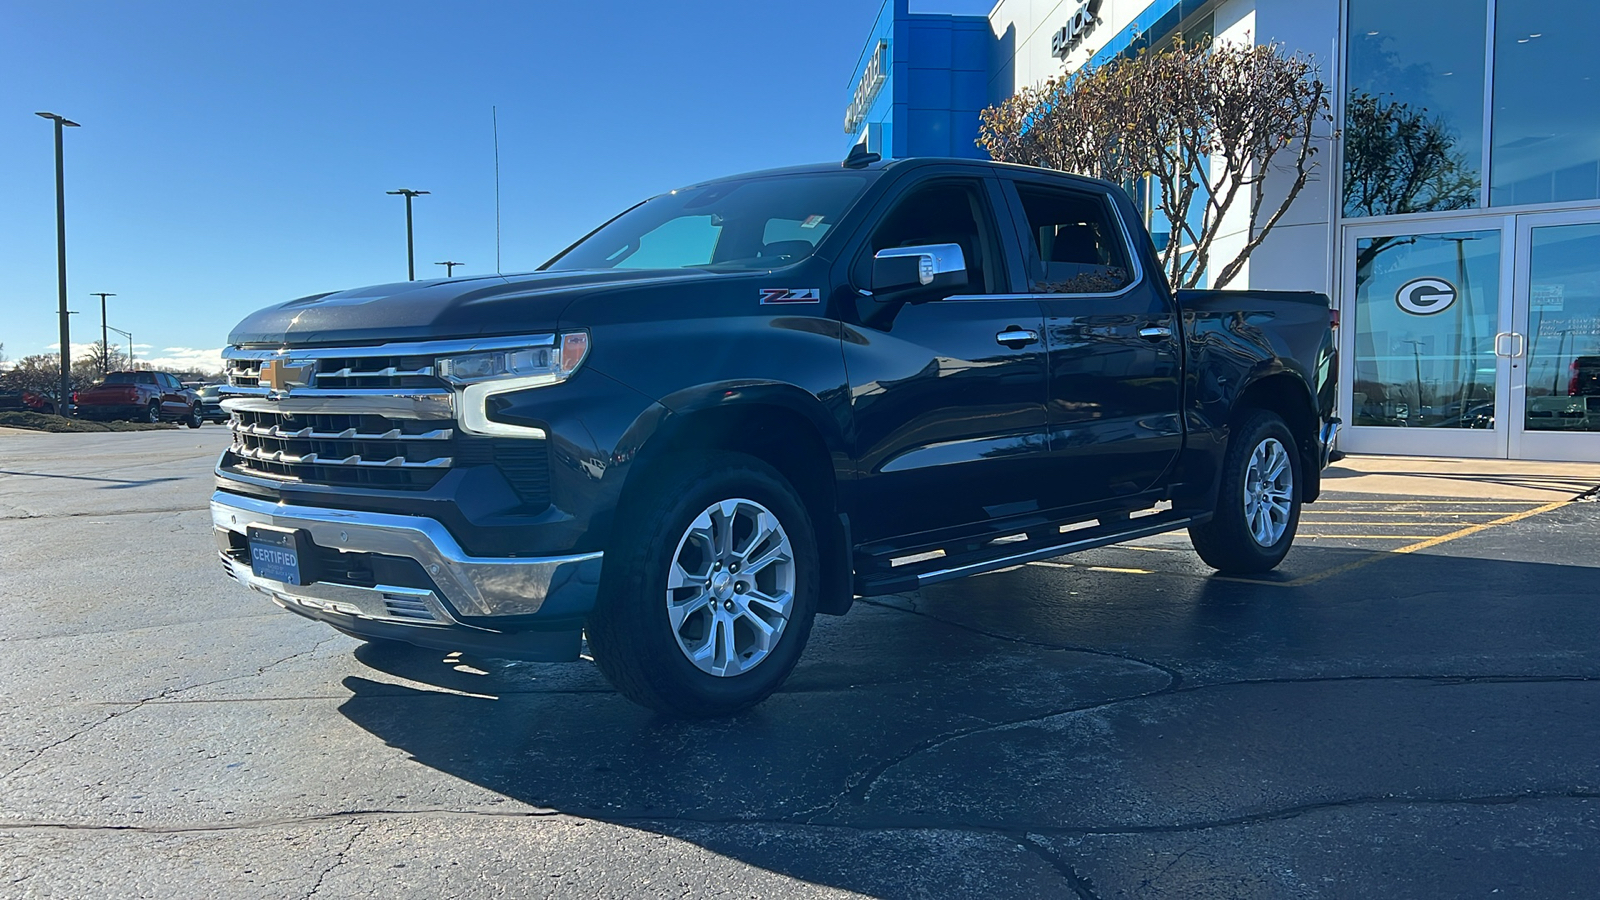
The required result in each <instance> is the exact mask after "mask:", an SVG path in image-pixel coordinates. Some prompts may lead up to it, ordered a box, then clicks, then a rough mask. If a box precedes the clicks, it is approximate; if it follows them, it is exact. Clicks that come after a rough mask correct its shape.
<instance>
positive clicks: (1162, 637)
mask: <svg viewBox="0 0 1600 900" xmlns="http://www.w3.org/2000/svg"><path fill="white" fill-rule="evenodd" d="M1296 553H1297V554H1303V555H1306V556H1310V555H1315V556H1316V560H1315V562H1316V565H1317V566H1319V567H1320V566H1326V567H1329V568H1331V567H1335V566H1339V565H1343V564H1344V563H1347V562H1350V561H1352V560H1355V559H1359V558H1365V557H1367V556H1369V555H1370V554H1369V553H1368V552H1367V551H1361V550H1339V549H1317V548H1309V549H1302V550H1297V551H1296ZM1150 555H1154V554H1150ZM1182 568H1183V567H1182V566H1178V567H1176V568H1175V569H1174V571H1171V572H1161V571H1148V574H1146V575H1143V576H1135V575H1129V574H1123V573H1124V572H1127V571H1132V570H1131V569H1125V570H1122V571H1121V572H1116V571H1090V570H1087V569H1072V570H1063V569H1059V568H1043V567H1023V568H1021V569H1017V570H1014V571H1009V572H1002V573H995V574H993V575H989V576H983V577H979V578H974V579H969V580H968V581H966V582H958V583H954V584H951V585H946V586H939V587H937V588H932V589H928V590H926V591H924V592H922V593H920V594H919V595H914V596H908V597H901V598H893V599H888V600H882V601H872V602H863V603H860V604H858V605H857V608H856V609H855V610H853V611H852V612H851V614H850V615H849V616H847V617H845V618H843V619H823V620H820V621H819V624H818V627H817V629H816V632H815V634H814V637H813V641H812V644H811V646H810V647H809V648H808V650H807V653H806V656H805V658H804V659H803V661H802V663H801V665H800V666H799V667H798V668H797V669H796V671H795V673H794V675H793V676H792V678H791V679H790V681H789V682H788V684H787V685H786V687H785V689H784V690H782V691H780V692H779V693H778V694H777V695H775V696H774V697H772V698H771V699H770V700H769V701H768V702H766V703H765V704H763V705H762V706H760V707H758V708H756V709H754V710H752V711H750V712H748V713H745V714H743V715H741V716H738V717H735V718H732V719H727V720H721V721H710V722H683V721H675V720H670V719H665V718H662V717H658V716H655V715H652V714H650V713H648V712H646V711H645V710H642V709H639V708H638V707H635V706H633V705H632V704H630V703H629V702H627V701H626V700H624V699H622V698H621V697H620V696H618V695H616V694H615V693H613V692H612V691H611V690H610V689H609V687H608V686H607V685H606V684H605V682H604V681H603V680H602V679H600V677H599V676H598V674H597V673H596V672H595V671H594V669H593V667H592V666H591V665H587V664H580V665H567V666H549V665H537V664H525V663H510V662H505V661H498V660H476V659H471V658H468V657H462V656H459V655H456V654H450V655H445V654H440V653H438V652H434V651H425V650H415V649H411V648H404V647H394V646H378V645H366V646H363V647H361V648H359V649H358V650H357V651H356V656H357V659H358V660H359V661H360V662H361V663H363V664H364V665H366V666H367V667H368V668H370V669H371V670H372V672H373V675H372V677H360V676H352V677H349V678H347V679H346V680H345V682H344V686H345V687H346V688H347V689H348V690H349V691H350V694H351V696H350V698H349V699H348V700H347V701H346V702H345V703H344V704H343V705H342V706H341V707H340V712H341V713H342V714H343V715H344V716H346V717H347V718H348V719H349V720H350V721H351V722H353V723H355V724H356V725H358V726H359V727H361V728H363V729H365V730H366V731H368V732H370V733H371V734H373V735H375V736H377V737H378V738H380V739H381V740H383V741H385V742H386V743H387V744H388V745H390V746H393V747H396V748H399V749H401V750H403V751H404V752H405V753H407V754H408V755H409V756H410V757H411V758H412V759H414V760H415V761H416V762H418V763H421V764H422V765H425V766H428V767H431V768H433V769H436V770H438V771H440V772H443V773H446V774H449V775H451V776H454V777H456V778H459V779H463V780H465V781H468V782H471V783H472V784H475V785H478V786H481V787H483V788H486V789H488V790H490V791H493V792H495V793H497V794H500V795H502V796H504V797H507V798H511V799H513V800H517V801H521V802H522V803H525V804H529V805H531V806H535V807H539V808H542V809H549V810H554V811H557V812H559V813H563V814H567V815H571V816H576V817H582V818H586V819H592V820H597V821H601V822H606V823H612V824H616V825H621V826H625V827H628V828H633V829H637V830H640V831H644V832H649V833H653V834H659V835H665V836H668V837H673V838H676V839H679V840H683V841H688V842H691V843H693V844H696V845H699V846H702V847H705V848H706V849H709V850H711V851H713V852H715V853H718V854H721V855H724V856H727V857H730V858H734V859H737V860H739V861H742V862H744V863H747V864H750V865H753V866H758V867H760V868H763V869H767V870H770V871H773V872H777V873H781V874H783V875H786V876H789V877H793V878H799V879H803V880H805V881H808V882H811V883H815V884H826V885H829V886H833V887H837V888H842V889H847V890H853V891H859V892H862V893H866V894H871V895H877V896H897V895H915V894H918V893H928V894H932V895H938V894H939V893H941V892H942V889H941V885H940V884H939V883H938V882H937V881H936V880H934V879H936V878H938V877H942V876H941V873H943V875H945V876H947V875H948V874H949V872H950V870H949V869H940V868H939V867H938V866H937V865H933V864H931V863H930V867H929V868H927V869H926V871H924V872H922V873H921V874H917V873H912V874H907V871H906V869H905V868H904V867H903V866H896V867H885V866H883V865H881V864H874V863H873V862H872V860H873V859H880V858H881V854H884V853H919V854H933V855H934V856H939V855H940V854H943V855H945V856H950V855H952V854H954V855H956V856H957V857H960V856H961V855H962V854H967V855H968V857H970V859H976V858H978V857H981V856H982V855H983V854H984V853H985V852H996V849H997V847H1000V846H1004V847H1006V848H1007V849H1008V850H1009V851H1010V852H1015V851H1016V850H1017V849H1018V848H1019V847H1023V848H1024V849H1029V850H1033V851H1037V849H1038V848H1037V847H1029V845H1028V844H1027V843H1026V841H1027V837H1026V835H1027V832H1028V829H1030V828H1041V827H1067V828H1070V827H1074V823H1079V824H1081V822H1082V816H1083V815H1084V813H1083V812H1082V811H1081V810H1079V809H1077V808H1074V805H1073V803H1072V802H1071V801H1070V800H1069V799H1068V798H1062V800H1061V806H1060V808H1059V809H1056V810H1055V811H1054V812H1053V813H1051V815H1050V818H1051V821H1050V822H1043V823H1041V822H1016V823H1015V828H1016V832H1015V833H1014V834H1013V833H1010V832H1009V831H1008V829H998V830H997V829H995V828H993V826H992V824H990V825H978V824H975V823H973V822H970V821H967V816H968V814H967V813H963V812H962V810H968V811H970V810H972V809H974V808H978V807H980V806H983V805H984V804H986V803H987V802H989V801H1002V802H1003V800H1004V798H1014V797H1017V796H1019V795H1023V794H1026V793H1027V792H1029V791H1030V790H1033V788H1030V785H1029V783H1027V782H1026V779H1024V778H1023V777H1022V775H1021V774H1020V773H1019V774H1017V775H1016V776H1015V778H1013V777H1011V776H1010V775H1008V772H1011V771H1013V769H1014V768H1015V767H1016V764H1017V763H1018V761H1019V760H1028V761H1029V762H1028V764H1029V765H1033V766H1035V767H1037V766H1039V765H1049V766H1052V767H1055V768H1058V769H1059V767H1061V766H1069V765H1070V764H1071V761H1072V759H1073V758H1074V756H1073V754H1074V747H1073V741H1074V738H1073V737H1072V736H1071V735H1072V732H1071V731H1070V730H1068V731H1064V732H1063V733H1062V737H1061V739H1060V740H1059V741H1056V740H1054V739H1052V740H1051V741H1050V742H1048V743H1042V742H1041V741H1040V738H1039V733H1038V730H1037V729H1027V728H1017V726H1018V725H1020V724H1022V723H1039V722H1045V721H1059V720H1060V719H1061V718H1062V717H1070V716H1074V715H1078V714H1079V713H1078V712H1076V711H1082V710H1089V709H1094V710H1104V709H1107V708H1109V707H1112V706H1114V705H1116V704H1118V703H1120V702H1125V701H1129V700H1134V699H1141V698H1151V697H1159V696H1160V695H1163V694H1167V693H1172V692H1176V691H1195V690H1196V689H1197V688H1200V689H1202V692H1203V689H1204V688H1205V687H1206V686H1208V685H1210V686H1217V685H1227V684H1237V683H1241V682H1259V681H1261V680H1272V679H1283V680H1288V681H1292V680H1296V679H1301V680H1317V679H1341V678H1378V679H1381V678H1385V677H1394V678H1410V679H1415V678H1418V677H1423V678H1426V677H1439V678H1460V677H1468V678H1472V677H1485V678H1487V677H1519V678H1520V677H1534V676H1552V677H1573V676H1594V675H1596V673H1597V672H1600V650H1597V649H1596V647H1595V646H1594V643H1593V641H1592V640H1589V638H1588V637H1587V636H1590V635H1593V634H1594V633H1595V632H1596V630H1597V629H1600V604H1595V603H1593V600H1592V598H1593V584H1594V579H1595V576H1596V571H1597V570H1596V569H1594V568H1586V567H1579V566H1559V565H1548V564H1536V563H1522V562H1507V561H1500V560H1480V559H1463V558H1456V557H1443V556H1427V555H1418V554H1413V555H1409V556H1406V557H1398V556H1395V557H1392V558H1386V559H1381V560H1378V561H1376V562H1374V563H1372V564H1371V565H1368V566H1366V567H1363V568H1361V569H1359V570H1357V571H1356V572H1353V573H1352V574H1350V575H1349V576H1341V577H1335V578H1331V579H1329V580H1327V581H1325V582H1321V583H1318V584H1314V585H1308V586H1306V587H1304V588H1284V587H1281V586H1278V585H1254V584H1242V583H1239V582H1226V581H1220V580H1215V579H1208V578H1203V577H1197V576H1195V575H1194V574H1192V572H1189V571H1179V569H1182ZM397 681H409V682H414V683H420V684H422V685H427V686H429V687H428V688H418V687H413V686H410V685H407V684H403V683H396V682H397ZM1185 696H1187V695H1185ZM980 732H987V733H988V734H987V735H986V737H987V738H989V740H988V741H987V742H977V744H976V745H977V746H987V747H989V751H988V752H987V753H986V754H984V755H982V756H974V757H973V758H970V759H960V758H959V748H960V746H961V744H960V743H959V739H961V738H962V737H964V736H968V735H974V734H978V733H980ZM1009 734H1016V735H1017V737H1016V739H1015V741H1014V742H1012V743H1008V744H1005V746H1006V751H1005V753H1004V754H1003V756H1004V758H997V757H996V756H994V755H993V744H994V740H995V739H996V738H997V737H998V738H999V739H1000V740H1001V741H1002V742H1004V741H1005V740H1007V739H1006V735H1009ZM952 748H954V749H952ZM933 750H937V751H938V752H939V754H940V755H941V757H942V761H941V763H940V765H941V766H944V767H945V768H946V769H948V767H949V766H951V765H956V766H958V767H965V768H966V770H967V771H968V772H970V779H968V781H969V784H968V785H967V786H965V787H961V788H958V789H957V793H961V794H965V795H967V796H963V797H959V798H955V799H954V800H953V801H952V802H951V803H950V804H949V805H948V806H941V805H940V804H939V803H937V802H935V803H934V804H933V805H932V806H931V807H930V806H929V805H927V804H923V805H922V806H920V807H919V808H917V809H914V810H913V809H907V808H903V807H900V806H898V805H897V803H896V801H895V799H894V798H895V797H896V796H904V795H905V794H904V788H903V787H902V788H901V789H900V791H899V793H898V794H897V792H896V791H895V790H884V791H878V790H877V788H878V787H879V786H880V784H883V783H884V782H886V781H888V780H890V779H896V780H898V782H899V783H901V784H902V785H903V783H904V782H905V781H906V780H907V779H915V778H916V777H917V774H916V771H915V769H916V766H915V765H913V763H915V762H916V761H917V758H918V757H919V755H922V754H927V753H929V752H930V751H933ZM952 752H955V753H956V755H957V758H956V759H955V760H954V761H952V760H951V759H950V758H949V756H950V754H951V753H952ZM1133 752H1137V751H1136V750H1135V751H1133ZM1051 759H1055V761H1054V762H1050V760H1051ZM1041 760H1042V761H1043V762H1041ZM1186 764H1191V763H1186ZM1022 768H1026V766H1023V767H1022ZM1173 778H1174V779H1181V778H1182V775H1181V773H1179V772H1176V771H1175V772H1174V773H1173ZM942 783H945V784H948V781H946V782H942ZM1147 789H1148V790H1150V791H1151V797H1150V802H1151V803H1153V804H1156V805H1157V806H1159V805H1160V804H1161V803H1162V802H1163V801H1162V800H1161V794H1160V791H1161V787H1160V786H1159V785H1150V786H1147ZM1218 805H1219V807H1225V806H1226V800H1225V798H1219V799H1218ZM941 809H948V810H950V811H949V812H948V813H943V812H940V811H939V810H941ZM1217 812H1218V814H1219V815H1222V814H1226V813H1229V812H1230V810H1228V809H1226V808H1219V809H1218V810H1217ZM934 835H937V836H939V839H938V841H934V840H933V837H931V836H934ZM962 842H967V844H966V845H963V843H962ZM936 845H937V846H936ZM963 846H965V849H961V848H962V847H963ZM940 847H942V848H943V849H940ZM974 854H976V855H974ZM1034 862H1036V863H1037V862H1040V860H1038V859H1035V860H1034ZM970 864H973V865H975V864H976V863H970ZM908 878H909V879H912V880H913V881H914V880H916V879H917V878H927V879H930V880H929V881H928V882H927V883H926V884H920V885H918V884H912V883H909V882H908V881H907V880H906V879H908ZM944 889H948V885H944Z"/></svg>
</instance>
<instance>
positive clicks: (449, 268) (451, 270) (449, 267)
mask: <svg viewBox="0 0 1600 900" xmlns="http://www.w3.org/2000/svg"><path fill="white" fill-rule="evenodd" d="M434 265H436V266H444V277H446V278H450V277H452V276H454V275H455V274H456V266H464V265H466V263H460V262H456V261H455V260H453V259H447V260H445V261H444V262H436V263H434Z"/></svg>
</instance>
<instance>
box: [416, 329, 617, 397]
mask: <svg viewBox="0 0 1600 900" xmlns="http://www.w3.org/2000/svg"><path fill="white" fill-rule="evenodd" d="M588 355H589V334H588V332H585V331H572V332H568V333H566V334H563V335H560V336H559V337H558V338H557V339H556V340H555V341H554V342H552V344H551V345H550V346H548V347H518V348H513V349H509V350H489V351H485V352H482V353H463V354H460V355H457V356H441V357H439V359H438V360H437V363H436V366H435V368H436V371H438V373H439V377H440V378H443V379H445V380H446V381H449V382H451V383H453V384H460V385H470V384H479V383H481V382H486V381H499V380H501V379H512V378H514V379H517V380H518V381H523V382H524V384H525V385H526V386H528V387H537V386H539V385H542V384H557V383H559V382H562V381H566V380H567V377H568V376H569V375H571V374H572V373H573V372H574V371H576V370H577V368H578V366H580V365H582V364H583V358H584V357H585V356H588Z"/></svg>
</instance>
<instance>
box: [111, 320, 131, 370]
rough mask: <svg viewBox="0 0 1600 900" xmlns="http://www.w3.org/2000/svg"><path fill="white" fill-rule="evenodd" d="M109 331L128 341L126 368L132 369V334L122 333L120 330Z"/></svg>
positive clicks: (128, 332) (129, 332)
mask: <svg viewBox="0 0 1600 900" xmlns="http://www.w3.org/2000/svg"><path fill="white" fill-rule="evenodd" d="M111 330H112V331H115V332H116V333H117V334H120V335H122V336H123V337H125V338H127V339H128V368H130V369H131V368H133V332H131V331H123V330H122V329H121V328H113V329H111Z"/></svg>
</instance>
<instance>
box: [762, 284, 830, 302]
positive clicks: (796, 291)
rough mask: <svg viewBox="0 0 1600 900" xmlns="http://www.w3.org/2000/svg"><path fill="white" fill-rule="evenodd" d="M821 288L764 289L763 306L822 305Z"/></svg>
mask: <svg viewBox="0 0 1600 900" xmlns="http://www.w3.org/2000/svg"><path fill="white" fill-rule="evenodd" d="M821 302H822V289H821V288H762V289H761V305H763V306H765V305H767V304H769V303H821Z"/></svg>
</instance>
